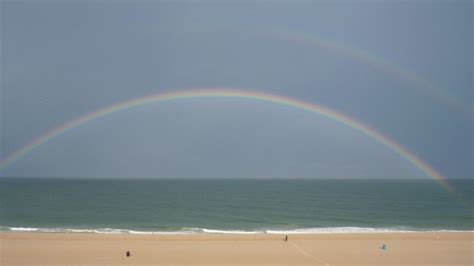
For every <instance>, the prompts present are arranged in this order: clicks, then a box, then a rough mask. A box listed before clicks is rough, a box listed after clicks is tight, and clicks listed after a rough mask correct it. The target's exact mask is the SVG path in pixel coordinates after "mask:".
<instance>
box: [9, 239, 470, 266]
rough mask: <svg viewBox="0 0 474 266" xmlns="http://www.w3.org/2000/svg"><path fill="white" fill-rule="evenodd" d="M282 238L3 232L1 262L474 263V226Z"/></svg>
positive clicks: (113, 263)
mask: <svg viewBox="0 0 474 266" xmlns="http://www.w3.org/2000/svg"><path fill="white" fill-rule="evenodd" d="M283 237H284V236H281V235H271V234H259V235H221V234H196V235H130V234H122V235H104V234H76V233H69V234H62V233H12V232H3V233H0V251H1V253H0V264H1V265H73V264H74V265H118V264H127V265H131V264H141V265H144V264H148V265H179V264H187V265H191V264H193V265H252V264H253V265H388V264H391V265H395V264H396V265H473V256H474V255H473V254H474V245H473V237H474V233H472V232H466V233H451V232H442V233H370V234H362V233H357V234H312V235H289V240H288V242H285V241H283V240H282V239H283ZM383 244H386V245H387V250H383V249H381V248H380V247H381V246H382V245H383ZM127 250H129V251H130V252H131V256H130V257H128V258H127V257H126V256H125V252H126V251H127Z"/></svg>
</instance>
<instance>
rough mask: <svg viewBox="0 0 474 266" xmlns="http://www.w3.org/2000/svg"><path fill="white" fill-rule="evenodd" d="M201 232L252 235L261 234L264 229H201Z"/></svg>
mask: <svg viewBox="0 0 474 266" xmlns="http://www.w3.org/2000/svg"><path fill="white" fill-rule="evenodd" d="M202 232H203V233H208V234H244V235H254V234H262V233H265V232H264V231H242V230H216V229H205V228H204V229H202Z"/></svg>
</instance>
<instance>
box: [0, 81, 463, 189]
mask: <svg viewBox="0 0 474 266" xmlns="http://www.w3.org/2000/svg"><path fill="white" fill-rule="evenodd" d="M200 98H201V99H205V98H239V99H249V100H255V101H262V102H269V103H274V104H277V105H284V106H290V107H294V108H296V109H300V110H305V111H308V112H311V113H315V114H319V115H321V116H323V117H326V118H328V119H331V120H334V121H337V122H339V123H342V124H344V125H347V126H349V127H351V128H353V129H355V130H358V131H360V132H362V133H364V134H365V135H367V136H369V137H371V138H372V139H374V140H376V141H377V142H379V143H381V144H383V145H384V146H386V147H387V148H389V149H390V150H392V151H393V152H395V153H396V154H398V155H399V156H401V157H402V158H404V159H405V160H407V161H409V162H410V163H411V164H413V165H414V166H415V167H417V168H418V169H419V170H421V171H422V172H424V173H425V174H426V175H427V176H429V177H431V178H432V179H434V180H435V181H436V182H438V183H439V184H440V185H441V186H442V187H444V188H445V189H447V190H448V191H449V192H451V193H454V188H453V187H452V186H451V185H450V184H449V183H448V182H447V180H446V178H445V177H443V176H442V175H441V174H440V173H438V172H437V171H436V170H435V169H434V168H433V167H431V166H429V165H428V164H427V163H425V162H424V161H423V160H421V159H420V158H418V157H417V156H416V155H414V154H413V153H412V152H410V151H409V150H408V149H407V148H405V147H403V146H402V145H401V144H399V143H397V142H396V141H394V140H392V139H390V138H389V137H387V136H385V135H383V134H382V133H380V132H379V131H377V130H376V129H374V128H372V127H370V126H369V125H366V124H364V123H362V122H360V121H358V120H356V119H354V118H351V117H349V116H347V115H345V114H342V113H340V112H337V111H335V110H332V109H330V108H328V107H325V106H323V105H320V104H315V103H309V102H305V101H302V100H299V99H294V98H290V97H287V96H282V95H276V94H271V93H268V92H259V91H254V90H242V89H227V88H224V89H221V88H215V89H191V90H181V91H171V92H168V93H159V94H154V95H149V96H145V97H140V98H135V99H132V100H128V101H125V102H120V103H117V104H113V105H111V106H108V107H105V108H102V109H99V110H97V111H95V112H91V113H88V114H85V115H83V116H80V117H77V118H75V119H73V120H71V121H69V122H66V123H64V124H62V125H61V126H58V127H56V128H54V129H52V130H50V131H48V132H46V133H45V134H43V135H41V136H39V137H38V138H36V139H34V140H33V141H32V142H30V143H28V144H27V145H25V146H23V147H21V148H20V149H18V150H16V151H14V152H13V153H11V154H10V155H8V156H6V157H5V158H3V159H2V160H1V161H0V170H1V169H5V168H6V167H8V166H9V165H11V164H12V163H14V162H15V161H17V160H19V159H20V158H21V157H23V156H25V155H26V154H28V153H30V152H31V151H33V150H34V149H36V148H38V147H39V146H41V145H43V144H45V143H47V142H49V141H51V140H52V139H54V138H55V137H58V136H60V135H62V134H64V133H66V132H68V131H69V130H72V129H75V128H77V127H79V126H81V125H84V124H86V123H87V122H89V121H92V120H94V119H97V118H99V117H103V116H106V115H109V114H113V113H116V112H119V111H122V110H127V109H130V108H133V107H137V106H143V105H147V104H153V103H161V102H165V101H176V100H182V99H200Z"/></svg>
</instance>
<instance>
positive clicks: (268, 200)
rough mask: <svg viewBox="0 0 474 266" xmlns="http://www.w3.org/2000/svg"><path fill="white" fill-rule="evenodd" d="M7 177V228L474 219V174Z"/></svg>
mask: <svg viewBox="0 0 474 266" xmlns="http://www.w3.org/2000/svg"><path fill="white" fill-rule="evenodd" d="M452 182H453V184H454V186H455V187H456V188H457V193H456V194H451V193H449V192H447V190H445V189H444V188H442V187H441V186H440V185H439V184H437V183H435V182H434V181H432V180H298V179H294V180H291V179H288V180H237V179H235V180H217V179H215V180H213V179H209V180H87V179H75V180H64V179H25V178H22V179H19V178H16V179H13V178H1V179H0V230H3V231H11V230H13V231H46V232H97V233H137V234H139V233H143V234H145V233H161V234H166V233H200V232H211V233H212V232H214V233H256V232H266V233H303V232H380V231H438V230H462V231H466V230H467V231H472V230H473V228H474V214H473V199H472V195H473V194H474V193H473V192H474V180H455V181H452Z"/></svg>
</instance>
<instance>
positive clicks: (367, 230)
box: [266, 227, 414, 234]
mask: <svg viewBox="0 0 474 266" xmlns="http://www.w3.org/2000/svg"><path fill="white" fill-rule="evenodd" d="M413 231H414V230H407V229H402V228H371V227H318V228H300V229H294V230H266V233H267V234H332V233H392V232H413Z"/></svg>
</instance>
